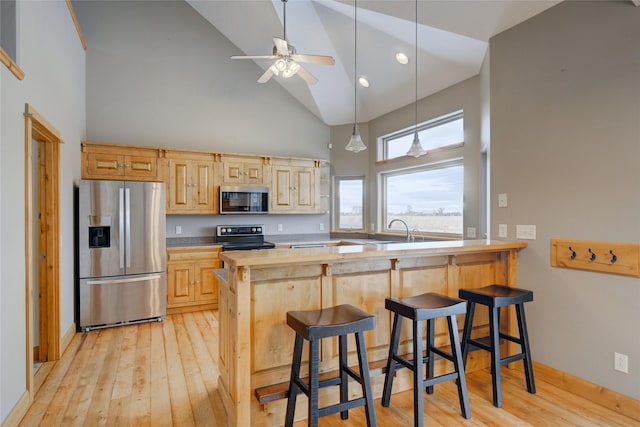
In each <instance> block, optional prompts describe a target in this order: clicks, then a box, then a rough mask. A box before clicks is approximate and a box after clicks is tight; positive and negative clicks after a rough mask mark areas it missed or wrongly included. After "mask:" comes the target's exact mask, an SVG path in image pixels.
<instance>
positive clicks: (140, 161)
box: [124, 156, 158, 178]
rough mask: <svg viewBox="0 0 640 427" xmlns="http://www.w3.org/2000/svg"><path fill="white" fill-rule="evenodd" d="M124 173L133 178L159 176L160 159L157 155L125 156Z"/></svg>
mask: <svg viewBox="0 0 640 427" xmlns="http://www.w3.org/2000/svg"><path fill="white" fill-rule="evenodd" d="M124 174H125V175H126V176H128V177H131V178H157V176H158V159H157V158H155V157H143V156H124Z"/></svg>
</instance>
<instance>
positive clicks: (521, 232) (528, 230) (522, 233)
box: [516, 225, 536, 240]
mask: <svg viewBox="0 0 640 427" xmlns="http://www.w3.org/2000/svg"><path fill="white" fill-rule="evenodd" d="M516 238H518V239H526V240H536V226H535V225H516Z"/></svg>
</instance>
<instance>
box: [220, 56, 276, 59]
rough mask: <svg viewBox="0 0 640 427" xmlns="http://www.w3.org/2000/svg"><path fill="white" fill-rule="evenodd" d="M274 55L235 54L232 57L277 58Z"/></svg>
mask: <svg viewBox="0 0 640 427" xmlns="http://www.w3.org/2000/svg"><path fill="white" fill-rule="evenodd" d="M276 58H277V56H274V55H234V56H232V57H231V59H276Z"/></svg>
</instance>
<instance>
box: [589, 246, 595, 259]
mask: <svg viewBox="0 0 640 427" xmlns="http://www.w3.org/2000/svg"><path fill="white" fill-rule="evenodd" d="M589 253H590V254H591V256H590V257H589V261H595V260H596V254H595V253H593V251H592V250H591V248H589Z"/></svg>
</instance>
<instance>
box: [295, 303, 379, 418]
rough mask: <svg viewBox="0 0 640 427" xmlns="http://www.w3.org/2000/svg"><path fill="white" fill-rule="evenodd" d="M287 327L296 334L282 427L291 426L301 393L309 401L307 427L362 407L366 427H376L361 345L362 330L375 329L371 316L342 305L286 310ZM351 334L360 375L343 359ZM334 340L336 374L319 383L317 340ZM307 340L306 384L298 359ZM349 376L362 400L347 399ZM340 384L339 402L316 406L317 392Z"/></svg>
mask: <svg viewBox="0 0 640 427" xmlns="http://www.w3.org/2000/svg"><path fill="white" fill-rule="evenodd" d="M287 325H289V326H290V327H291V328H292V329H293V330H294V331H295V332H296V341H295V345H294V349H293V363H292V366H291V379H290V381H289V393H288V401H287V416H286V419H285V426H287V427H291V426H292V425H293V417H294V415H295V410H296V398H297V396H298V393H299V392H300V391H302V392H303V393H304V394H306V395H307V397H308V398H309V418H308V425H309V426H314V427H315V426H317V425H318V418H320V417H322V416H325V415H329V414H335V413H336V412H340V418H342V419H343V420H346V419H347V418H349V409H352V408H355V407H358V406H362V405H364V406H365V413H366V416H367V426H369V427H371V426H375V425H376V414H375V411H374V408H373V394H372V391H371V382H370V380H369V362H368V361H367V347H366V346H365V342H364V331H368V330H371V329H373V328H375V317H374V316H373V315H371V314H369V313H367V312H366V311H362V310H360V309H358V308H356V307H354V306H352V305H349V304H343V305H338V306H336V307H329V308H325V309H321V310H312V311H289V312H288V313H287ZM348 334H355V338H356V349H357V352H358V363H359V368H360V374H357V373H356V372H355V371H353V370H352V369H351V368H350V367H349V366H348V365H347V363H348V360H347V335H348ZM335 336H337V337H338V354H339V363H340V366H339V371H340V375H339V376H338V377H335V378H328V379H325V380H322V381H320V380H319V378H318V364H319V361H320V340H321V339H322V338H328V337H335ZM305 339H306V340H308V341H309V382H308V383H305V382H304V381H302V380H301V379H300V361H301V359H302V345H303V343H304V341H303V340H305ZM347 375H349V376H350V377H352V378H353V379H354V380H356V381H357V382H358V383H360V385H361V386H362V395H363V396H362V397H360V398H357V399H352V400H349V389H348V382H349V380H348V378H347ZM333 385H340V403H337V404H335V405H330V406H327V407H324V408H319V407H318V391H319V390H320V388H322V387H328V386H333Z"/></svg>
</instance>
